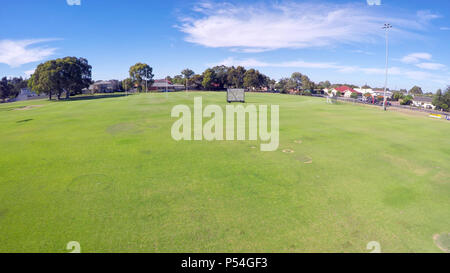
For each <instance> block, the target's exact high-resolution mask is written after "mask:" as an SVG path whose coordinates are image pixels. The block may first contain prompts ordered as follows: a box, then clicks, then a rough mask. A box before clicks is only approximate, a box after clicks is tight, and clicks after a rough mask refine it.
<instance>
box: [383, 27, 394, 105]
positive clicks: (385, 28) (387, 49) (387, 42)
mask: <svg viewBox="0 0 450 273" xmlns="http://www.w3.org/2000/svg"><path fill="white" fill-rule="evenodd" d="M390 28H392V25H391V24H384V27H383V29H384V30H385V31H386V78H385V81H384V98H383V109H384V111H386V110H387V108H386V101H387V98H386V91H387V84H388V72H389V29H390Z"/></svg>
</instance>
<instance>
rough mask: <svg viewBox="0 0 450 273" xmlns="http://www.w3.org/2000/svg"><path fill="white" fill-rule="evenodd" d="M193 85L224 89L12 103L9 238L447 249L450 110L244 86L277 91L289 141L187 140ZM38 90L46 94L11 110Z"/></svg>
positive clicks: (0, 174)
mask: <svg viewBox="0 0 450 273" xmlns="http://www.w3.org/2000/svg"><path fill="white" fill-rule="evenodd" d="M194 96H202V97H203V104H204V105H206V104H219V105H222V106H225V104H226V103H225V94H224V93H212V92H211V93H196V92H192V93H188V94H186V93H174V94H142V95H134V96H128V97H122V96H116V97H106V98H101V99H92V98H91V99H89V100H81V99H77V100H73V101H67V102H64V101H63V102H49V101H45V100H40V101H31V102H22V103H13V104H4V105H0V252H66V251H67V250H66V249H65V247H66V244H67V243H68V242H69V241H78V242H80V244H81V248H82V252H368V251H367V250H366V245H367V243H368V242H370V241H378V242H380V244H381V247H382V251H383V252H440V251H441V250H440V249H439V248H438V247H437V246H436V245H435V243H434V240H433V235H435V234H443V233H448V232H449V231H450V218H449V217H448V216H449V215H450V138H449V135H450V123H448V122H444V121H438V120H432V119H429V118H427V117H409V116H405V115H403V114H400V113H394V112H387V113H385V112H382V111H380V110H379V109H375V108H367V107H364V106H358V105H349V104H338V105H328V104H326V103H325V101H324V100H321V99H317V98H310V97H296V96H283V95H275V94H248V95H247V101H248V103H255V104H278V105H280V148H279V149H278V151H276V152H266V153H264V152H260V151H259V149H254V148H253V147H252V146H257V147H258V148H259V145H258V143H257V142H256V143H255V142H251V141H243V142H206V141H201V142H198V141H197V142H194V141H192V142H183V141H182V142H176V141H174V140H173V139H172V138H171V135H170V128H171V126H172V124H173V122H174V121H175V119H172V118H170V111H171V109H172V107H173V106H174V105H176V104H188V105H190V106H192V104H193V98H194ZM29 105H41V107H36V108H30V109H28V110H21V111H18V110H14V109H16V108H19V107H21V106H29ZM297 140H301V143H296V141H297ZM284 149H292V150H294V153H290V154H288V153H283V152H282V150H284ZM305 162H307V163H308V164H306V163H305Z"/></svg>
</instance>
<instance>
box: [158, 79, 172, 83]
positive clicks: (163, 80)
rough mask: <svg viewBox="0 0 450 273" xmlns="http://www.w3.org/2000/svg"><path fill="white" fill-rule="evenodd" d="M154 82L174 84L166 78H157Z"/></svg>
mask: <svg viewBox="0 0 450 273" xmlns="http://www.w3.org/2000/svg"><path fill="white" fill-rule="evenodd" d="M154 83H164V84H165V83H167V84H172V83H171V82H170V81H169V80H166V79H162V80H155V81H154Z"/></svg>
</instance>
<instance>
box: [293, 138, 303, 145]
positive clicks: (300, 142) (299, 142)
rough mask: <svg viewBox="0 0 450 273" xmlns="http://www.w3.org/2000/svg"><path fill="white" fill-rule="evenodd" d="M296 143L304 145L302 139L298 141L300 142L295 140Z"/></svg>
mask: <svg viewBox="0 0 450 273" xmlns="http://www.w3.org/2000/svg"><path fill="white" fill-rule="evenodd" d="M294 143H297V144H302V143H303V141H301V140H300V139H298V140H294Z"/></svg>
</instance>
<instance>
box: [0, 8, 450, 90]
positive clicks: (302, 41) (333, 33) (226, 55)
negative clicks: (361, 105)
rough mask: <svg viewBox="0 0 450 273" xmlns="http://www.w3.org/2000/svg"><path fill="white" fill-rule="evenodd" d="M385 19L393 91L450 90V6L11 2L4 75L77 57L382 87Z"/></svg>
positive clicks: (0, 55)
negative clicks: (235, 68) (241, 69)
mask: <svg viewBox="0 0 450 273" xmlns="http://www.w3.org/2000/svg"><path fill="white" fill-rule="evenodd" d="M78 2H79V4H80V5H78ZM385 22H389V23H391V24H392V25H393V26H394V28H393V29H392V31H391V32H390V79H389V87H390V88H411V87H412V86H413V85H420V86H422V87H423V88H424V89H425V90H426V91H431V92H435V91H436V90H437V89H438V88H445V87H446V86H447V85H450V51H449V50H448V48H449V45H450V1H448V0H430V1H423V0H420V1H418V0H410V1H398V0H352V1H345V0H335V1H332V0H328V1H325V0H324V1H314V0H310V1H281V0H278V1H268V0H261V1H238V0H231V1H189V0H183V1H179V0H166V1H156V0H146V1H145V0H126V1H125V0H39V1H36V0H3V1H2V5H1V9H0V76H25V75H27V74H29V73H31V72H32V71H33V70H34V68H35V67H36V66H37V65H38V64H39V63H40V62H42V61H45V60H48V59H52V58H58V57H64V56H77V57H85V58H87V59H88V60H89V63H90V64H91V65H92V66H93V78H94V79H95V80H100V79H123V78H125V77H127V75H128V69H129V67H130V66H131V65H133V64H134V63H136V62H146V63H148V64H150V65H151V66H152V67H153V69H154V74H155V78H163V77H165V76H166V75H172V76H173V75H176V74H179V73H180V71H181V70H182V69H184V68H191V69H193V70H194V71H195V72H197V73H201V72H202V71H203V70H204V69H206V68H207V67H208V66H212V65H216V64H226V65H243V66H246V67H247V68H249V67H254V68H257V69H259V70H260V71H261V72H263V73H265V74H267V75H269V76H270V77H272V78H274V79H279V78H281V77H285V76H289V75H290V74H291V73H292V72H295V71H299V72H302V73H304V74H307V75H309V76H310V78H311V79H312V80H314V81H316V82H319V81H323V80H330V81H331V82H339V83H341V82H347V83H354V84H357V85H363V84H365V83H367V84H369V85H371V86H383V84H384V64H385V39H384V32H383V30H382V29H381V27H382V25H383V24H384V23H385Z"/></svg>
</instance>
